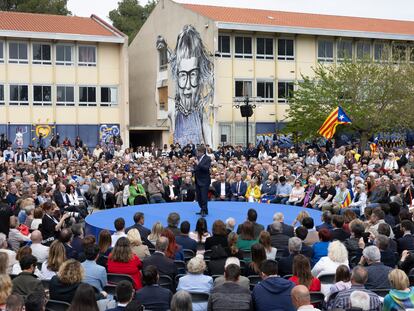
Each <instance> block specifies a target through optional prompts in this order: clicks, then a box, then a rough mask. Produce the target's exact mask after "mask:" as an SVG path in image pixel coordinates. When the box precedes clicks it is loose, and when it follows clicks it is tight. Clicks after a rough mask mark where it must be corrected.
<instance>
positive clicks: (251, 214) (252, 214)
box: [237, 208, 264, 239]
mask: <svg viewBox="0 0 414 311" xmlns="http://www.w3.org/2000/svg"><path fill="white" fill-rule="evenodd" d="M247 221H250V222H251V223H252V224H253V230H254V238H255V239H257V238H258V237H259V235H260V232H262V230H264V227H263V225H261V224H258V223H257V222H256V221H257V212H256V210H255V209H253V208H250V209H249V210H248V211H247ZM241 227H242V224H241V225H239V226H238V227H237V234H240V233H241Z"/></svg>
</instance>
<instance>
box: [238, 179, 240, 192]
mask: <svg viewBox="0 0 414 311" xmlns="http://www.w3.org/2000/svg"><path fill="white" fill-rule="evenodd" d="M237 193H240V181H239V182H238V183H237Z"/></svg>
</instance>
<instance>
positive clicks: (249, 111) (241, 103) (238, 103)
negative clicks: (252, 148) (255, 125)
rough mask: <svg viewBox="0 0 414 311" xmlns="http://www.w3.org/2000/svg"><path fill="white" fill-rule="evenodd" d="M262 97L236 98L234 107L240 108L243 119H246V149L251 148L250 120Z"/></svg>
mask: <svg viewBox="0 0 414 311" xmlns="http://www.w3.org/2000/svg"><path fill="white" fill-rule="evenodd" d="M261 101H262V98H261V97H249V96H243V97H234V98H233V106H234V107H235V108H237V109H239V108H240V113H241V116H242V117H243V118H246V148H249V118H250V117H251V116H252V115H253V110H254V109H255V108H256V103H258V102H261Z"/></svg>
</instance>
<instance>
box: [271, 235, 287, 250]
mask: <svg viewBox="0 0 414 311" xmlns="http://www.w3.org/2000/svg"><path fill="white" fill-rule="evenodd" d="M288 242H289V237H288V236H287V235H286V234H283V233H276V234H272V235H271V236H270V243H271V244H272V246H273V247H275V248H276V249H277V252H281V253H283V252H284V250H286V249H287V248H288Z"/></svg>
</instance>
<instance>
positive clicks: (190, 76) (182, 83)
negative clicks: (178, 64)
mask: <svg viewBox="0 0 414 311" xmlns="http://www.w3.org/2000/svg"><path fill="white" fill-rule="evenodd" d="M199 75H200V69H199V68H194V69H191V70H190V71H185V70H181V71H179V72H178V86H179V87H180V89H185V87H186V85H187V83H188V80H190V85H191V87H197V86H198V83H199V82H198V77H199Z"/></svg>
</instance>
